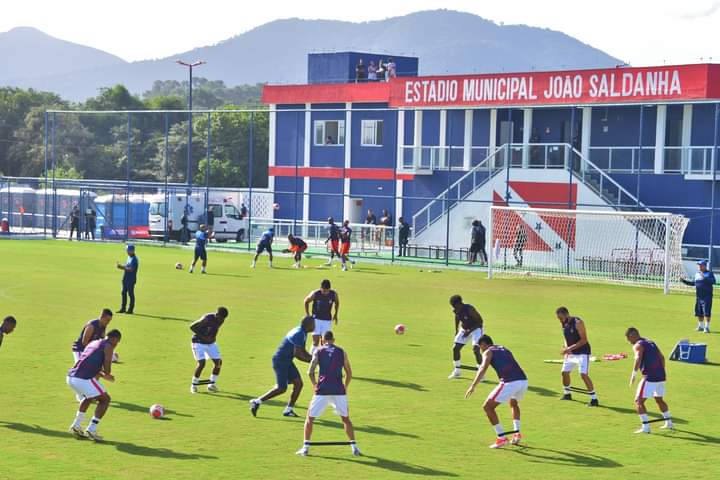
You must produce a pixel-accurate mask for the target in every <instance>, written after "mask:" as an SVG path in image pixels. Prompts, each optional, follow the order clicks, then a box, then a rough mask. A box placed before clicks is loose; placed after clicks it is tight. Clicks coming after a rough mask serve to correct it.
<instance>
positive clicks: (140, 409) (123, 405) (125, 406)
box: [110, 400, 195, 417]
mask: <svg viewBox="0 0 720 480" xmlns="http://www.w3.org/2000/svg"><path fill="white" fill-rule="evenodd" d="M110 408H119V409H122V410H127V411H128V412H133V413H143V414H145V415H149V413H148V411H149V408H150V407H145V406H143V405H136V404H134V403H128V402H118V401H117V400H112V401H111V402H110ZM165 414H166V415H175V416H177V417H194V416H195V415H188V414H187V413H179V412H176V411H175V410H171V409H169V408H166V409H165Z"/></svg>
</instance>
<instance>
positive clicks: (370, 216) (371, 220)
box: [365, 208, 377, 225]
mask: <svg viewBox="0 0 720 480" xmlns="http://www.w3.org/2000/svg"><path fill="white" fill-rule="evenodd" d="M365 224H366V225H377V217H376V216H375V214H374V213H373V211H372V209H370V208H368V213H367V217H365Z"/></svg>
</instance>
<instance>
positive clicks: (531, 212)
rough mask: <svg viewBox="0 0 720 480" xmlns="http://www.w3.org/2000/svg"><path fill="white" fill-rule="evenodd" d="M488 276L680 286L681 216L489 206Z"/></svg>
mask: <svg viewBox="0 0 720 480" xmlns="http://www.w3.org/2000/svg"><path fill="white" fill-rule="evenodd" d="M489 220H490V222H489V231H490V234H489V238H490V239H491V242H490V245H491V246H492V249H493V252H492V254H491V255H490V257H491V258H490V262H489V270H488V271H489V276H490V277H492V275H493V274H511V275H513V274H514V275H532V274H537V275H545V276H553V277H558V278H569V279H577V280H596V281H597V280H600V281H612V282H616V283H617V282H621V283H627V284H634V285H646V286H654V287H662V288H663V289H664V290H665V292H668V291H669V289H670V288H673V287H676V286H680V282H679V278H680V276H681V275H683V274H684V269H683V265H682V256H681V244H682V238H683V234H684V233H685V228H686V227H687V224H688V219H687V218H685V217H683V216H682V215H673V214H670V213H652V212H620V211H608V210H556V209H545V208H516V207H501V206H493V207H491V208H490V219H489Z"/></svg>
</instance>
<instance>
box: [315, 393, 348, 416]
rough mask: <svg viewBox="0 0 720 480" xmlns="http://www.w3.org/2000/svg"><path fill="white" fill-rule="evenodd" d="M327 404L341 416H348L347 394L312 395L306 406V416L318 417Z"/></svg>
mask: <svg viewBox="0 0 720 480" xmlns="http://www.w3.org/2000/svg"><path fill="white" fill-rule="evenodd" d="M328 405H332V407H333V408H334V409H335V412H336V413H337V414H338V415H340V416H341V417H347V416H348V401H347V395H313V397H312V400H310V406H309V407H308V417H313V418H316V417H319V416H320V415H322V413H323V412H324V411H325V409H326V408H327V407H328Z"/></svg>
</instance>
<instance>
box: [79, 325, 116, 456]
mask: <svg viewBox="0 0 720 480" xmlns="http://www.w3.org/2000/svg"><path fill="white" fill-rule="evenodd" d="M120 338H122V335H120V331H119V330H110V332H108V334H107V337H105V338H104V339H101V340H95V341H92V342H90V343H89V344H88V346H87V347H85V350H84V351H83V353H82V355H80V359H79V360H78V361H77V362H76V363H75V366H74V367H72V368H71V369H70V370H69V371H68V376H67V384H68V385H69V386H70V388H72V389H73V391H75V393H76V394H77V395H79V396H81V397H83V401H82V402H80V406H79V407H78V411H77V414H76V415H75V421H74V422H73V423H72V425H70V432H72V433H73V434H74V435H75V436H76V437H78V438H86V437H87V438H90V439H92V440H94V441H96V442H101V441H102V437H101V436H100V435H98V433H97V427H98V424H99V423H100V419H102V418H103V416H104V415H105V412H106V411H107V409H108V406H109V405H110V395H108V393H107V390H105V387H103V386H102V384H101V383H100V380H99V379H100V378H104V379H105V380H107V381H109V382H114V381H115V377H113V375H112V373H110V370H111V368H112V357H113V350H114V349H115V347H117V344H118V343H120ZM94 400H97V402H98V405H97V407H96V408H95V415H94V416H93V417H92V419H91V420H90V423H89V424H88V427H87V429H86V430H85V432H83V429H82V422H83V420H85V412H87V409H88V407H89V406H90V404H91V403H92V402H93V401H94Z"/></svg>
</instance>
